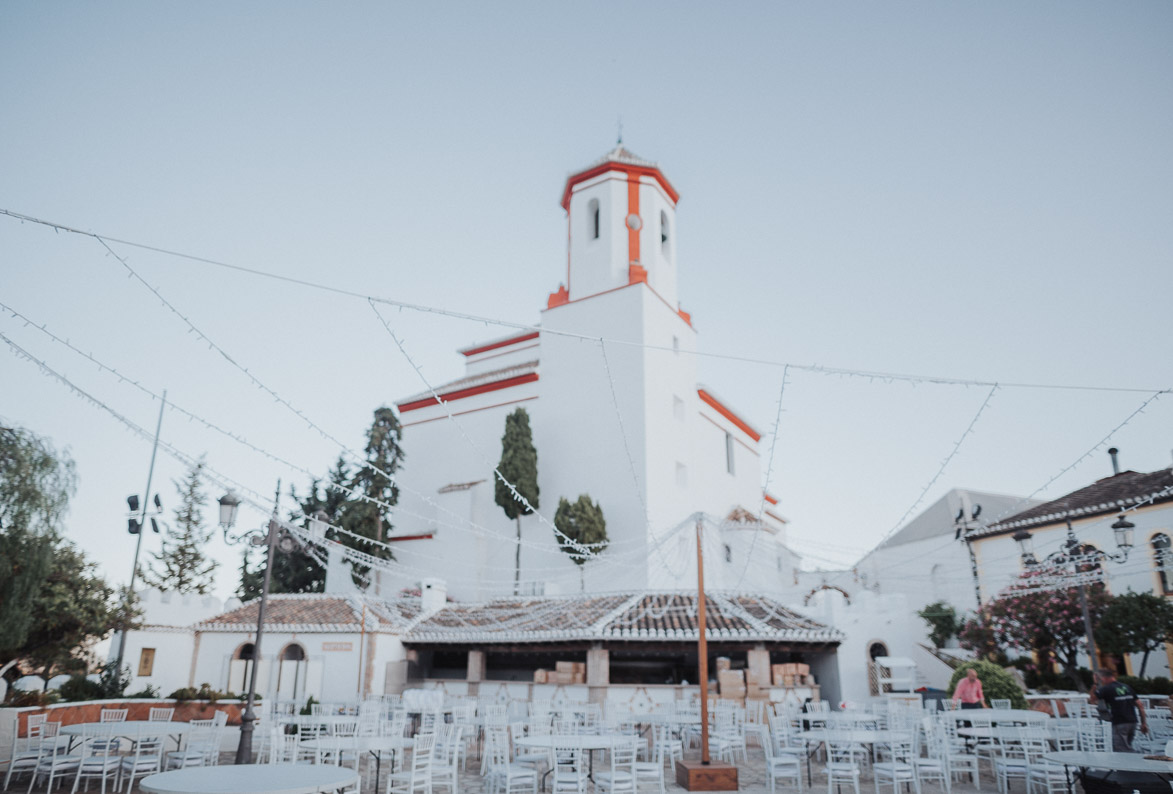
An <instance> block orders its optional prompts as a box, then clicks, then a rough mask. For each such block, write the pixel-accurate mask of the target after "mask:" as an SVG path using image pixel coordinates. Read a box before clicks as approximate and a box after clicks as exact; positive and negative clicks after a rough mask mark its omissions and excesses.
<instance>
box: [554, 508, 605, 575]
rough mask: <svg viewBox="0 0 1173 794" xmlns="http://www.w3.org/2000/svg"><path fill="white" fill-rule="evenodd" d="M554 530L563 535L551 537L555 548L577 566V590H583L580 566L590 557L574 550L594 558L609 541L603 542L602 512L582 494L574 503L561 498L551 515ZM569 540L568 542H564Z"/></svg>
mask: <svg viewBox="0 0 1173 794" xmlns="http://www.w3.org/2000/svg"><path fill="white" fill-rule="evenodd" d="M554 526H555V527H557V528H558V531H559V532H561V533H562V535H565V536H566V537H563V536H562V535H555V539H556V540H557V541H558V548H560V549H562V551H563V553H564V554H567V555H569V557H570V559H571V561H572V562H573V563H574V564H575V565H577V566H578V583H579V589H580V590H585V589H586V581H585V579H584V578H583V570H582V566H583V564H584V563H586V561H587V560H588V559H591V557H590V556H588V555H586V554H584V553H583V552H582V551H581V550H580V549H579V548H578V547H576V546H574V545H572V543H571V541H573V542H574V543H577V544H578V546H582V547H585V548H586V549H588V550H589V551H590V552H591V553H592V554H598V553H599V552H601V551H603V549H605V548H607V544H609V543H610V540H609V539H608V538H607V520H606V519H605V518H603V508H601V507H599V506H598V505H597V504H595V503H594V502H593V501H591V498H590V497H589V496H587V495H586V494H582V495H580V496H579V497H578V499H577V500H575V501H574V502H568V501H566V499H565V498H563V499H559V500H558V509H557V510H556V511H555V512H554ZM567 538H569V540H567Z"/></svg>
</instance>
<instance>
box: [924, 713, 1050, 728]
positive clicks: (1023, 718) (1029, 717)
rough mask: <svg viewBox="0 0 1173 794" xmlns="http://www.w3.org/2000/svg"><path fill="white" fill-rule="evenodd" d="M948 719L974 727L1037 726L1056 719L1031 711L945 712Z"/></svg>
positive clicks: (1046, 714)
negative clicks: (966, 722) (968, 723)
mask: <svg viewBox="0 0 1173 794" xmlns="http://www.w3.org/2000/svg"><path fill="white" fill-rule="evenodd" d="M944 714H945V716H946V717H947V718H948V719H951V720H954V721H955V722H960V721H962V720H966V721H968V722H970V723H972V724H974V725H985V726H989V725H1015V724H1020V725H1037V724H1039V723H1042V722H1049V721H1050V720H1052V719H1054V717H1052V716H1051V715H1050V714H1048V713H1047V712H1045V711H1031V710H1030V709H958V710H957V711H946V712H944Z"/></svg>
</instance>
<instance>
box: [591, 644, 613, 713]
mask: <svg viewBox="0 0 1173 794" xmlns="http://www.w3.org/2000/svg"><path fill="white" fill-rule="evenodd" d="M586 682H587V687H588V688H589V692H590V700H591V702H592V703H603V702H605V701H606V700H607V687H608V686H610V684H611V653H610V651H608V650H607V649H606V648H602V647H599V646H595V647H593V648H591V649H589V650H588V651H587V660H586Z"/></svg>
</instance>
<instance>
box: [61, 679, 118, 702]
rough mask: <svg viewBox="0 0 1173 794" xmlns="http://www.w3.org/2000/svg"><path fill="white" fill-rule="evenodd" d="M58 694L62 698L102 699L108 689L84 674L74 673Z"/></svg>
mask: <svg viewBox="0 0 1173 794" xmlns="http://www.w3.org/2000/svg"><path fill="white" fill-rule="evenodd" d="M57 694H59V695H60V696H61V699H62V700H101V699H102V698H104V697H105V696H106V690H105V688H104V687H103V686H102V685H101V684H100V683H98V682H97V681H91V680H90V679H88V678H86V677H85V676H84V675H74V676H70V677H69V680H68V681H66V682H65V683H64V684H62V685H61V688H60V689H59V690H57Z"/></svg>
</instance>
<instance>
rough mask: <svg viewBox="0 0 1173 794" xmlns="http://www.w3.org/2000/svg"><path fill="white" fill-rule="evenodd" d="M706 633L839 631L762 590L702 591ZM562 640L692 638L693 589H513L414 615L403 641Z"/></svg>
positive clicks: (836, 637) (803, 635) (767, 637)
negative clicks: (566, 592) (549, 592)
mask: <svg viewBox="0 0 1173 794" xmlns="http://www.w3.org/2000/svg"><path fill="white" fill-rule="evenodd" d="M706 604H707V611H706V624H707V628H708V636H709V638H710V639H713V640H734V641H749V642H809V643H827V642H839V641H841V640H842V639H843V635H842V633H840V632H839V631H837V630H835V629H833V628H830V627H828V626H825V625H823V624H821V623H817V622H815V621H813V620H809V619H807V618H804V617H802V616H801V615H799V614H797V613H795V612H793V611H791V610H789V609H787V608H786V607H784V606H782V605H781V604H780V603H778V602H776V601H774V600H773V599H772V598H769V597H768V596H757V595H744V594H726V593H717V592H714V593H707V594H706ZM565 640H637V641H638V640H658V641H681V642H695V641H696V640H697V608H696V595H695V594H693V593H685V592H679V593H677V592H639V593H623V594H612V595H599V596H571V597H532V598H520V597H513V598H507V599H498V600H495V601H490V602H488V603H485V604H449V605H448V606H447V607H446V608H445V609H443V610H441V611H440V612H437V613H436V614H435V615H432V616H431V617H429V618H426V619H424V620H422V621H420V622H419V623H418V624H417V625H415V626H414V627H412V628H411V629H410V630H409V631H408V632H407V633H406V634H405V635H404V636H403V641H404V642H406V643H413V642H414V643H469V642H475V643H498V642H499V643H522V642H551V641H565Z"/></svg>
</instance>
